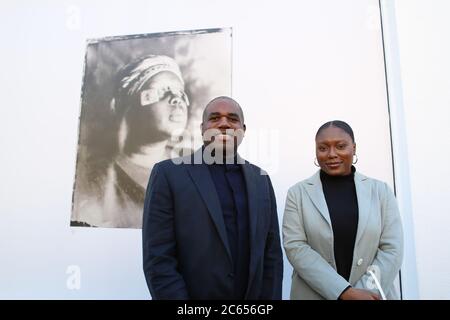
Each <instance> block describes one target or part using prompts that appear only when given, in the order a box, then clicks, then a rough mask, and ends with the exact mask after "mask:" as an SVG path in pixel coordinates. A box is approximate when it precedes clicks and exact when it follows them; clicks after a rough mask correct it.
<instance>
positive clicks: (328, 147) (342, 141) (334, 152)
mask: <svg viewBox="0 0 450 320" xmlns="http://www.w3.org/2000/svg"><path fill="white" fill-rule="evenodd" d="M355 151H356V145H355V143H354V142H353V141H352V138H351V137H350V135H349V134H348V133H347V132H345V131H344V130H342V129H341V128H338V127H333V126H331V127H328V128H325V129H323V130H322V131H321V132H320V133H319V134H318V135H317V138H316V157H317V161H318V162H319V166H320V168H321V169H322V170H323V171H325V172H326V173H327V174H329V175H332V176H343V175H347V174H350V173H351V170H352V162H353V155H354V154H355Z"/></svg>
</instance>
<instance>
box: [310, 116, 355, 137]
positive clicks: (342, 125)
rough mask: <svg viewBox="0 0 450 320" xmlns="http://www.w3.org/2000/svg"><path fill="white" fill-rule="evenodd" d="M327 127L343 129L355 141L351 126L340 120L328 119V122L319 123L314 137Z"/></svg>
mask: <svg viewBox="0 0 450 320" xmlns="http://www.w3.org/2000/svg"><path fill="white" fill-rule="evenodd" d="M329 127H336V128H339V129H342V130H344V131H345V132H346V133H347V134H348V135H349V136H350V138H352V141H353V142H355V136H354V135H353V130H352V127H350V126H349V125H348V123H347V122H344V121H341V120H333V121H328V122H326V123H324V124H323V125H321V126H320V128H319V130H317V133H316V139H317V136H318V135H319V133H320V132H321V131H322V130H324V129H326V128H329Z"/></svg>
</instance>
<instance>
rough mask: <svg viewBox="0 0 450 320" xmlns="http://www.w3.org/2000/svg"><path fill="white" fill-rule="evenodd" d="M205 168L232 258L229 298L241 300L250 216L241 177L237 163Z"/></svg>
mask: <svg viewBox="0 0 450 320" xmlns="http://www.w3.org/2000/svg"><path fill="white" fill-rule="evenodd" d="M208 168H209V172H210V173H211V177H212V180H213V182H214V185H215V187H216V191H217V195H218V196H219V200H220V205H221V208H222V211H223V218H224V222H225V228H226V230H227V236H228V243H229V245H230V250H231V255H232V257H233V264H234V274H233V275H232V278H233V280H234V295H233V297H229V298H230V299H244V297H245V293H246V291H247V284H248V270H249V262H250V240H249V233H250V232H249V214H248V202H247V188H246V185H245V178H244V174H243V172H242V168H241V166H240V165H239V164H211V165H209V166H208Z"/></svg>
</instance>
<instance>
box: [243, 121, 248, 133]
mask: <svg viewBox="0 0 450 320" xmlns="http://www.w3.org/2000/svg"><path fill="white" fill-rule="evenodd" d="M242 127H243V128H244V132H245V130H247V126H246V125H245V123H244V125H243V126H242Z"/></svg>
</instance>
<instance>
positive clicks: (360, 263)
mask: <svg viewBox="0 0 450 320" xmlns="http://www.w3.org/2000/svg"><path fill="white" fill-rule="evenodd" d="M363 261H364V260H363V259H359V260H358V262H357V263H356V264H357V265H358V266H360V265H362V263H363Z"/></svg>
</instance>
